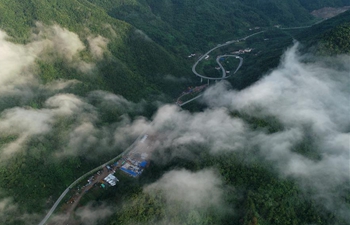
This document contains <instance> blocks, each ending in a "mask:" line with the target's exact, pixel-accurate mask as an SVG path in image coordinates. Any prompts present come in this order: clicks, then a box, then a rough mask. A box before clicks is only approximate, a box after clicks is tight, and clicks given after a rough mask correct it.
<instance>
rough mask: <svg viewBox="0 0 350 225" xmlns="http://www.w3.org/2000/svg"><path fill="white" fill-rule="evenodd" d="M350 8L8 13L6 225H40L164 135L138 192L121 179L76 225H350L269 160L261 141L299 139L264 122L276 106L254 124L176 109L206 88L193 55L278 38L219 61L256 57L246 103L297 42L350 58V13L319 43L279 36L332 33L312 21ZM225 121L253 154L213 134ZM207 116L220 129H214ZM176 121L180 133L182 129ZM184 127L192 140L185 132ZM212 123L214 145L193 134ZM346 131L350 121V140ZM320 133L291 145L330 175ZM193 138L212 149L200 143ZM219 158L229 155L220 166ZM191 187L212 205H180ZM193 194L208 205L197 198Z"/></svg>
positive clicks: (6, 5) (0, 85)
mask: <svg viewBox="0 0 350 225" xmlns="http://www.w3.org/2000/svg"><path fill="white" fill-rule="evenodd" d="M349 4H350V3H349V2H348V1H347V0H338V1H330V0H319V1H303V0H293V1H286V2H281V1H276V0H269V1H257V0H249V1H243V0H242V1H241V0H238V1H214V0H205V1H203V0H202V1H193V0H192V1H190V0H184V1H178V0H164V1H163V0H162V1H154V0H104V1H102V0H54V1H42V0H32V1H25V2H23V1H19V0H14V1H8V0H0V67H1V68H2V69H1V71H0V223H1V224H6V225H19V224H37V223H38V221H40V220H41V219H42V218H43V216H44V214H45V212H47V209H49V208H50V207H51V206H52V205H53V203H54V201H55V200H56V199H57V198H58V196H59V195H60V194H61V193H62V191H63V190H64V189H65V188H67V186H68V185H70V184H71V183H72V182H73V181H74V180H75V179H77V178H78V177H79V176H81V175H82V174H84V173H85V172H86V171H89V170H90V169H92V168H94V167H96V166H98V165H100V164H102V163H103V162H105V161H108V160H109V159H110V158H112V157H114V156H116V155H118V154H119V153H121V152H123V151H124V150H125V149H126V148H127V147H128V146H129V145H130V144H131V143H133V141H134V140H135V139H136V138H137V137H138V136H139V135H141V134H143V132H144V130H146V129H151V130H152V129H154V130H155V131H156V132H157V133H158V134H159V135H160V136H162V135H163V136H166V137H167V138H165V139H164V140H163V139H161V138H160V139H159V142H160V145H159V146H158V147H157V148H156V151H155V152H154V155H153V156H152V161H151V163H150V166H149V167H148V168H147V169H146V170H145V171H144V173H143V174H142V176H141V177H140V178H137V179H134V178H130V177H127V176H125V175H123V174H121V173H117V175H118V177H120V178H121V179H120V183H118V186H117V187H115V188H109V189H106V190H103V191H101V190H100V189H99V190H96V191H95V192H92V193H89V194H88V195H87V196H86V198H85V199H83V200H82V201H81V204H80V205H79V207H78V210H77V215H75V216H74V217H75V218H76V219H78V220H79V218H80V219H81V218H83V219H84V218H85V217H84V216H82V215H81V214H79V212H80V211H79V209H85V208H86V207H87V206H89V207H90V206H91V207H92V208H93V209H98V208H100V209H101V208H103V207H105V206H107V207H106V208H108V212H109V213H108V215H109V216H106V217H103V218H101V217H98V215H97V216H96V214H94V213H93V212H94V210H92V211H91V215H93V216H96V218H98V219H93V218H91V221H88V220H87V221H88V222H86V221H84V222H81V223H82V224H110V225H115V224H170V223H171V224H242V225H243V224H244V225H255V224H261V225H264V224H266V225H267V224H295V225H296V224H324V225H326V224H339V225H340V224H347V223H348V221H346V219H344V218H346V217H344V216H342V215H341V216H339V214H341V213H340V212H337V211H336V210H333V207H334V206H333V205H332V206H329V205H326V206H325V205H322V204H320V203H319V199H318V196H316V197H314V190H313V189H312V188H309V189H308V188H307V187H306V188H305V187H304V186H303V185H304V184H305V183H303V180H302V179H301V178H300V179H299V178H296V177H292V176H284V175H281V173H279V172H278V169H276V167H274V165H272V163H271V161H269V160H266V159H265V158H264V157H262V156H261V155H259V154H260V153H261V151H262V150H261V146H260V145H259V144H256V143H254V141H255V140H258V138H259V137H260V136H259V135H263V134H264V135H265V134H266V135H268V136H269V137H271V139H273V138H274V137H275V136H279V135H282V136H283V134H284V133H283V132H289V131H291V130H292V131H293V129H294V127H292V126H289V125H286V124H283V123H284V122H285V121H283V120H282V119H281V118H278V116H276V115H274V114H273V115H269V116H265V115H260V114H259V113H260V112H263V110H262V109H263V105H261V106H259V105H258V106H254V107H253V109H254V112H253V113H252V112H250V111H249V110H246V111H245V109H235V108H232V106H227V105H220V104H219V103H220V101H221V100H222V98H221V97H218V96H215V93H214V94H213V93H211V94H210V95H213V96H214V97H212V99H214V100H215V101H217V102H216V103H215V104H217V105H215V104H214V105H210V104H211V103H210V101H209V100H208V99H207V100H205V102H204V103H203V102H202V103H200V102H199V103H198V102H195V103H193V104H190V105H188V106H186V107H185V108H184V109H178V108H176V109H174V108H175V107H174V108H172V109H171V110H174V111H175V112H176V113H178V114H176V113H175V114H174V113H173V112H172V111H171V110H169V109H168V111H167V110H166V109H167V106H165V107H164V105H165V104H169V103H170V104H173V103H174V99H176V97H178V96H179V94H180V93H182V92H183V91H184V90H185V89H186V88H188V87H189V86H196V85H201V84H202V83H200V80H199V79H198V78H196V77H195V76H193V74H192V72H191V66H192V64H193V63H194V62H195V59H194V58H188V55H189V54H191V53H196V54H197V56H199V55H200V54H203V53H204V52H205V51H206V50H209V49H210V48H212V47H214V46H216V45H217V44H218V43H225V42H226V41H228V40H232V39H236V38H242V37H244V36H246V35H249V34H252V33H253V32H256V31H262V30H263V31H265V32H264V33H262V34H261V35H258V36H255V37H252V38H250V39H247V40H245V41H241V42H240V43H236V44H235V45H232V46H229V47H228V48H225V49H223V50H222V52H215V54H221V53H222V54H223V53H225V52H232V51H236V50H239V49H242V48H252V49H253V50H252V53H251V54H246V55H244V56H243V58H244V60H245V62H244V65H243V66H242V68H241V70H240V71H239V72H238V73H237V76H234V77H230V78H229V79H228V80H227V83H225V84H226V85H227V87H230V88H233V89H234V90H237V91H238V90H243V91H242V92H244V89H246V88H247V87H249V86H251V85H252V84H254V83H256V82H257V81H258V80H260V79H263V78H264V77H265V75H267V74H269V73H270V72H271V71H273V70H274V69H276V68H277V69H278V68H279V67H281V60H282V59H283V57H282V59H281V56H282V55H283V54H284V52H285V51H286V50H287V49H289V48H291V46H292V45H293V41H294V40H297V41H300V42H301V44H302V47H306V48H304V49H302V51H304V52H313V53H315V54H318V55H319V56H330V55H332V56H333V55H339V54H346V53H349V52H350V43H349V40H350V24H349V21H350V18H349V15H350V12H346V13H343V14H342V15H339V16H337V17H335V18H332V19H328V20H326V21H323V22H322V23H318V24H316V25H314V26H312V27H310V28H307V29H298V30H283V29H279V28H278V27H276V26H275V25H280V26H281V27H289V26H292V27H294V26H307V25H310V24H314V23H317V22H320V20H319V19H317V18H314V17H313V16H312V15H311V14H310V11H312V10H314V9H319V8H322V7H341V6H344V5H349ZM250 29H251V30H250ZM213 54H214V53H213ZM284 58H285V57H284ZM346 59H347V58H345V60H346ZM210 60H215V57H214V56H213V57H211V59H210ZM311 61H312V60H311ZM227 64H228V63H227ZM208 65H209V66H208ZM213 65H214V64H211V61H208V63H207V64H206V65H204V66H203V68H204V69H203V70H205V69H206V68H209V70H214V69H213ZM234 65H235V64H234ZM282 67H283V64H282ZM344 70H345V69H344ZM345 72H346V71H345ZM339 77H340V78H339V79H341V76H339ZM258 83H259V82H258ZM339 83H342V82H339ZM343 83H344V84H346V79H345V81H344V82H343ZM336 85H338V83H337V84H336ZM336 85H334V86H335V87H336ZM213 86H215V85H213ZM218 86H219V85H218ZM223 89H224V88H223ZM286 90H288V89H286ZM339 90H340V89H339ZM209 91H210V90H209ZM221 92H225V90H221V89H220V90H219V91H218V93H221ZM208 93H210V92H208ZM280 93H282V91H281V92H280ZM306 93H308V92H306ZM324 93H328V92H326V91H325V92H324ZM329 93H330V95H331V92H329ZM281 95H282V94H281ZM336 96H337V97H339V99H343V98H342V95H341V94H339V95H336ZM270 99H272V100H273V99H274V97H271V96H270ZM319 102H322V101H319ZM238 103H239V101H238ZM331 105H332V104H331ZM333 106H334V105H332V107H333ZM255 107H256V108H255ZM317 107H318V106H317ZM317 107H316V108H317ZM345 107H346V106H344V108H345ZM336 109H337V108H336ZM162 110H164V111H165V112H164V111H162ZM169 111H170V112H169ZM306 111H307V110H306ZM213 112H214V113H213ZM223 112H224V113H223ZM256 112H258V114H257V115H256V114H255V113H256ZM162 113H163V114H162ZM211 113H212V114H214V115H211ZM217 114H218V115H219V117H220V116H222V117H220V119H219V120H220V123H219V125H220V126H222V127H225V126H229V127H230V129H233V128H234V127H240V128H242V129H243V130H245V129H246V130H249V131H250V132H251V133H250V134H249V135H250V136H251V137H250V139H249V141H248V143H244V145H240V144H239V141H240V138H241V136H240V135H241V134H240V133H235V132H234V131H233V130H234V129H233V130H229V132H228V133H225V132H226V131H224V130H221V128H220V127H217V126H216V124H211V122H210V120H209V119H213V118H216V116H217ZM207 115H211V117H210V118H209V119H208V120H204V119H205V118H206V116H207ZM169 117H170V118H171V119H174V121H175V122H174V121H170V122H168V121H167V119H169ZM203 118H204V119H203ZM190 119H191V120H190ZM157 121H161V122H159V123H157ZM183 121H186V122H187V125H186V126H187V127H186V128H183V127H182V128H181V127H180V125H181V124H182V123H183ZM198 121H199V122H200V124H202V125H205V127H204V128H205V129H207V130H212V132H208V133H203V132H204V130H205V129H199V128H198V130H194V132H193V133H191V132H190V131H189V128H188V127H190V128H192V123H193V127H194V128H196V126H195V124H194V123H196V122H198ZM237 121H240V122H237ZM337 122H338V121H337ZM346 123H347V120H346V118H345V120H344V124H345V125H344V126H345V128H342V129H343V130H342V132H344V133H346V131H348V127H346V126H347V124H346ZM232 127H233V128H232ZM176 129H178V130H176ZM196 129H197V128H196ZM313 129H314V127H312V123H311V122H309V121H307V122H305V123H303V124H302V130H303V132H305V133H306V134H307V135H304V136H302V137H303V138H299V137H298V135H296V137H293V138H294V139H297V141H295V142H293V143H283V144H281V145H286V146H287V147H286V148H288V149H289V148H290V151H291V152H293V153H295V154H297V156H298V157H300V158H302V159H303V160H305V161H310V162H312V163H315V164H316V163H317V162H322V159H323V158H324V157H325V153H324V152H321V150H319V148H318V147H319V146H318V141H319V139H318V138H320V136H317V135H319V133H316V134H315V133H312V132H313V131H314V130H313ZM173 130H175V131H177V132H178V133H180V134H181V135H179V134H174V133H172V131H173ZM309 131H310V133H309ZM231 132H232V133H231ZM197 134H200V136H197ZM258 134H259V135H258ZM177 135H179V136H180V137H178V136H177ZM216 135H218V136H216ZM308 135H309V136H308ZM188 137H191V138H192V137H193V140H200V141H202V143H200V142H199V143H198V142H197V141H193V142H191V141H189V143H188V142H187V141H188V139H191V138H188ZM252 137H255V138H252ZM220 138H227V139H229V140H231V139H232V140H235V141H236V142H237V143H238V144H237V145H238V149H239V151H231V150H232V149H231V148H235V147H237V146H236V142H234V141H232V142H229V144H227V143H224V142H218V141H217V140H218V139H220ZM236 138H237V139H236ZM327 138H329V139H331V138H333V137H331V136H327ZM339 140H343V139H339ZM217 148H220V151H219V152H220V153H218V154H213V151H214V150H213V149H217ZM245 149H248V150H247V151H244V150H245ZM272 161H273V160H272ZM273 162H275V161H273ZM315 170H316V169H315ZM177 176H180V177H181V176H185V177H187V178H188V180H193V181H195V182H193V183H191V182H190V183H189V184H186V183H181V182H182V180H181V179H179V182H180V184H181V187H189V188H191V187H192V188H193V187H195V188H196V190H197V189H198V192H197V194H198V196H199V197H200V199H202V200H200V201H198V202H197V201H196V200H197V199H198V198H196V199H193V196H191V195H186V192H184V193H180V194H179V195H178V196H177V197H179V196H180V197H179V198H178V199H177V198H173V197H171V196H170V197H169V193H172V192H174V193H177V192H176V191H177V190H176V189H172V188H171V187H169V186H167V185H168V183H170V184H172V185H173V186H174V187H176V183H172V182H170V181H171V180H172V177H174V178H176V177H177ZM169 180H170V181H169ZM174 180H175V179H174ZM197 181H198V182H197ZM207 181H209V183H207ZM201 182H202V183H201ZM344 182H345V184H344V186H346V184H347V183H346V182H347V180H345V181H344ZM196 183H199V184H203V185H202V187H199V186H197V185H196ZM206 184H208V186H206ZM301 184H302V185H301ZM305 186H307V185H305ZM206 187H207V188H206ZM344 189H346V188H344ZM167 190H168V191H167ZM178 190H181V188H178ZM191 190H192V189H191ZM335 190H336V191H335ZM338 190H341V191H339V194H337V191H338ZM189 193H193V195H194V196H197V195H195V193H196V191H195V192H189ZM330 193H332V194H334V195H335V196H336V197H339V195H341V196H340V197H339V198H340V199H341V200H340V201H339V202H341V206H344V205H345V206H346V207H348V208H349V204H348V203H349V201H350V195H349V190H348V189H346V190H343V189H342V188H339V187H336V188H334V189H330ZM181 196H182V197H181ZM208 196H209V200H208ZM310 196H313V197H314V198H311V197H310ZM186 198H188V199H187V200H186ZM210 198H212V199H210ZM321 199H322V198H321ZM189 200H191V201H189ZM184 202H185V203H184ZM193 202H194V203H193ZM344 202H345V203H344ZM320 205H321V206H320ZM335 207H336V206H335ZM111 208H112V209H111ZM342 209H343V208H342ZM59 210H60V208H59V209H58V211H57V215H59V212H60V211H59ZM96 212H99V211H98V210H96ZM79 215H80V216H79ZM101 215H104V214H103V213H101ZM88 218H89V217H88ZM85 219H86V218H85Z"/></svg>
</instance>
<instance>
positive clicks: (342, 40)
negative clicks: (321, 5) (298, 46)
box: [296, 11, 350, 55]
mask: <svg viewBox="0 0 350 225" xmlns="http://www.w3.org/2000/svg"><path fill="white" fill-rule="evenodd" d="M349 21H350V11H347V12H344V13H342V14H340V15H338V16H336V17H334V18H332V19H328V20H326V21H324V22H323V23H320V24H317V25H315V26H313V27H311V28H310V29H308V30H305V31H303V32H301V33H300V34H298V35H297V36H296V38H297V39H298V40H300V41H301V42H302V43H303V44H304V45H305V47H306V48H307V49H308V50H312V51H315V52H316V53H317V54H321V55H335V54H342V53H349V52H350V22H349Z"/></svg>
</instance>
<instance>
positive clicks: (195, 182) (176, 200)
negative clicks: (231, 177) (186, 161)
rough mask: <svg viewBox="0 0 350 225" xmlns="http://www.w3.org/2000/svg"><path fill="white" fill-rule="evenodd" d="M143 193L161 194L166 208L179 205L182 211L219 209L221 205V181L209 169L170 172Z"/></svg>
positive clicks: (147, 187)
mask: <svg viewBox="0 0 350 225" xmlns="http://www.w3.org/2000/svg"><path fill="white" fill-rule="evenodd" d="M144 191H145V192H146V193H149V194H161V195H163V196H164V197H165V200H166V206H167V207H172V205H173V204H180V205H181V207H182V209H183V210H184V211H188V210H191V209H206V208H210V207H218V208H220V207H222V205H223V199H222V198H223V190H222V181H221V179H220V176H219V175H218V174H217V173H215V172H214V171H213V170H209V169H207V170H203V171H198V172H190V171H187V170H177V171H176V170H174V171H170V172H168V173H166V174H164V175H163V176H162V178H160V179H159V180H158V181H157V182H155V183H153V184H151V185H148V186H146V187H145V188H144Z"/></svg>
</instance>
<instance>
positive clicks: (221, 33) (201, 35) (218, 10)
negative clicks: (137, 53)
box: [89, 0, 347, 53]
mask: <svg viewBox="0 0 350 225" xmlns="http://www.w3.org/2000/svg"><path fill="white" fill-rule="evenodd" d="M89 1H90V2H92V3H94V4H96V5H99V6H101V7H102V8H104V9H105V10H106V12H107V13H108V14H109V15H111V16H112V17H115V18H118V19H120V20H124V21H126V22H128V23H130V24H133V25H134V26H136V27H137V28H139V29H141V30H143V31H145V32H146V33H147V34H148V35H149V36H150V37H151V38H152V39H154V40H155V41H156V42H157V43H159V44H161V45H162V46H164V47H166V48H171V49H172V50H173V51H175V52H178V53H183V52H185V53H189V52H191V51H195V50H201V49H202V48H203V47H205V46H207V45H208V44H210V43H218V42H222V41H224V40H227V39H229V38H232V37H239V36H242V35H244V34H246V33H247V31H248V29H249V28H251V27H269V26H273V25H276V24H281V25H283V26H296V25H302V24H309V23H311V22H312V21H313V20H314V18H313V16H312V15H310V13H309V10H311V9H314V8H316V9H318V8H322V7H324V6H343V5H344V4H347V3H346V1H343V2H342V1H338V2H334V1H318V2H313V4H312V5H310V4H307V2H305V1H299V0H293V1H276V0H268V1H257V0H249V1H214V0H206V1H189V0H188V1H170V0H161V1H154V0H132V1H131V0H128V1H115V0H105V1H101V0H89Z"/></svg>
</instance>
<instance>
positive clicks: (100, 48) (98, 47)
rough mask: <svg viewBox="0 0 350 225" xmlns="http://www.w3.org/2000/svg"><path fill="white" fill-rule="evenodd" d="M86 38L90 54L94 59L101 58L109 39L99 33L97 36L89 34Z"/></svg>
mask: <svg viewBox="0 0 350 225" xmlns="http://www.w3.org/2000/svg"><path fill="white" fill-rule="evenodd" d="M87 40H88V42H89V47H90V51H91V54H92V55H93V56H94V57H95V58H96V59H102V57H103V53H104V52H105V51H106V50H107V45H108V42H109V40H108V39H107V38H104V37H102V36H100V35H98V36H97V37H91V36H90V37H88V38H87Z"/></svg>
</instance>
